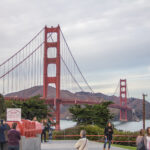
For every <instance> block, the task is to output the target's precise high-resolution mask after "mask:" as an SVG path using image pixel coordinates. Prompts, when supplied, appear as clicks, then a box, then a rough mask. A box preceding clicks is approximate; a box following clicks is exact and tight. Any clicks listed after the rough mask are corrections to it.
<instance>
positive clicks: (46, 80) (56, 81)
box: [43, 26, 60, 130]
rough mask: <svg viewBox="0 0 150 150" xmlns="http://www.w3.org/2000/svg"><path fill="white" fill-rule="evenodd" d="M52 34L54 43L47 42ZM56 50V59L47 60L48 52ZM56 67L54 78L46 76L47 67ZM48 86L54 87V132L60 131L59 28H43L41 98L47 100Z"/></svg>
mask: <svg viewBox="0 0 150 150" xmlns="http://www.w3.org/2000/svg"><path fill="white" fill-rule="evenodd" d="M52 33H55V34H56V37H57V38H56V41H53V40H52V42H49V41H48V36H51V34H52ZM51 48H56V57H55V58H48V50H51ZM51 64H55V65H56V76H54V77H52V76H48V65H51ZM48 84H55V86H56V99H55V106H56V130H59V129H60V27H59V26H58V27H56V28H54V27H51V28H47V27H46V26H45V41H44V70H43V97H44V98H47V90H48Z"/></svg>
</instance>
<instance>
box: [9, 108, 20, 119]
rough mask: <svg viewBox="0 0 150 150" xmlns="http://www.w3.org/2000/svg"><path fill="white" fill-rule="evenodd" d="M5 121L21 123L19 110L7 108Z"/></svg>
mask: <svg viewBox="0 0 150 150" xmlns="http://www.w3.org/2000/svg"><path fill="white" fill-rule="evenodd" d="M7 121H21V108H7Z"/></svg>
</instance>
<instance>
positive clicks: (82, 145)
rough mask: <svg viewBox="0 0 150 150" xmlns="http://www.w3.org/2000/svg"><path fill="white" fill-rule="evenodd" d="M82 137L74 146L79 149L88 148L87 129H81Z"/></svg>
mask: <svg viewBox="0 0 150 150" xmlns="http://www.w3.org/2000/svg"><path fill="white" fill-rule="evenodd" d="M80 137H81V138H80V139H79V140H78V141H77V143H76V144H75V146H74V147H75V148H76V149H78V150H88V139H87V138H86V131H85V130H81V132H80Z"/></svg>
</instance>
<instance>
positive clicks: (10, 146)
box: [8, 145, 19, 150]
mask: <svg viewBox="0 0 150 150" xmlns="http://www.w3.org/2000/svg"><path fill="white" fill-rule="evenodd" d="M8 150H19V145H15V146H14V145H9V146H8Z"/></svg>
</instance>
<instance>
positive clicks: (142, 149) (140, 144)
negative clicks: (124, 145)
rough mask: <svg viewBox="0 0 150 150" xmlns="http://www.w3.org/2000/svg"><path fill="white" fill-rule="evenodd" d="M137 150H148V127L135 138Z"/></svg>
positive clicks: (149, 135) (149, 142)
mask: <svg viewBox="0 0 150 150" xmlns="http://www.w3.org/2000/svg"><path fill="white" fill-rule="evenodd" d="M136 145H137V150H150V127H148V128H147V130H146V135H145V130H143V129H141V130H140V134H139V136H138V137H137V138H136Z"/></svg>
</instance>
